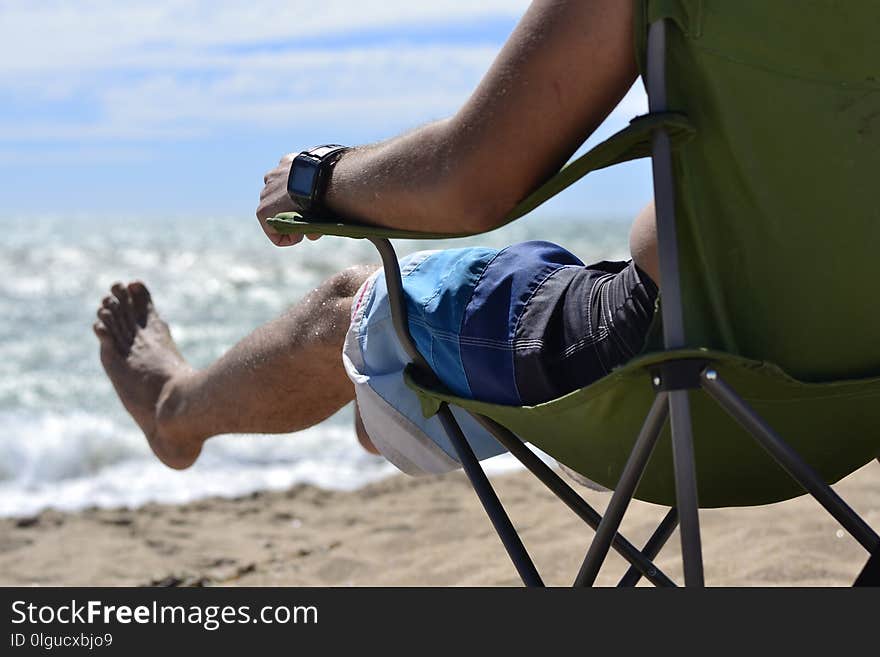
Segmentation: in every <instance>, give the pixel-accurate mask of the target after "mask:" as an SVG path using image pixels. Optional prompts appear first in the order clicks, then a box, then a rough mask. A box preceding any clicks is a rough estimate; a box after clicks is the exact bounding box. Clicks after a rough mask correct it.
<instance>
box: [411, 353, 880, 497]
mask: <svg viewBox="0 0 880 657" xmlns="http://www.w3.org/2000/svg"><path fill="white" fill-rule="evenodd" d="M679 359H702V360H706V361H709V362H710V363H711V365H712V367H713V368H715V369H716V370H717V371H718V373H719V374H720V375H721V377H722V378H723V379H724V380H725V381H727V382H728V383H729V384H730V385H731V386H732V387H733V388H734V389H735V390H737V392H738V393H739V394H740V395H741V396H742V397H743V398H744V399H746V401H747V402H748V403H749V404H750V405H751V406H752V407H753V408H754V409H755V410H756V411H757V412H758V414H760V415H761V416H762V417H763V418H764V419H765V420H766V421H767V423H768V424H769V425H770V426H771V427H772V428H773V429H774V430H776V431H777V433H779V434H780V435H781V436H782V437H783V439H784V440H785V441H786V442H787V443H788V444H789V445H790V446H791V447H792V448H793V449H794V450H795V451H797V452H798V453H799V454H800V455H801V456H802V457H803V458H804V460H805V461H806V462H807V463H809V464H810V465H811V466H812V467H814V468H815V469H816V471H817V472H818V473H819V474H820V475H821V476H822V477H823V479H824V480H825V481H826V482H827V483H834V482H836V481H838V480H839V479H841V478H843V477H845V476H847V475H848V474H850V473H852V472H854V471H855V470H857V469H858V468H860V467H862V466H863V465H865V464H867V463H869V462H870V461H871V460H872V459H874V458H876V457H877V456H880V432H878V431H877V427H880V377H875V378H863V379H855V380H843V381H830V382H822V383H815V382H804V381H798V380H796V379H794V378H793V377H791V376H789V375H788V374H786V373H785V372H784V371H783V370H782V369H781V368H780V367H777V366H776V365H773V364H772V363H767V362H760V361H755V360H749V359H746V358H742V357H740V356H736V355H733V354H728V353H723V352H719V351H712V350H708V349H685V350H676V351H669V352H656V353H648V354H645V355H643V356H640V357H638V358H636V359H634V360H632V361H630V362H629V363H627V364H626V365H624V366H622V367H620V368H618V369H616V370H614V371H613V372H612V373H610V374H609V375H607V376H605V377H604V378H602V379H600V380H599V381H597V382H595V383H593V384H592V385H590V386H587V387H585V388H581V389H580V390H576V391H574V392H571V393H569V394H567V395H565V396H563V397H560V398H558V399H554V400H552V401H549V402H546V403H543V404H538V405H536V406H524V407H514V406H503V405H499V404H489V403H484V402H479V401H475V400H471V399H463V398H460V397H456V396H454V395H451V394H447V393H445V392H443V391H439V390H435V389H431V388H429V387H428V386H426V385H425V384H424V383H423V382H420V381H419V377H418V374H417V372H416V371H415V370H414V369H413V368H410V369H408V370H407V372H406V374H405V376H406V379H407V384H408V385H409V386H410V387H411V388H412V389H413V390H415V391H416V393H417V394H418V395H419V398H420V400H421V402H422V409H423V412H424V413H425V414H426V416H430V415H432V414H433V413H436V411H437V409H438V408H439V405H440V403H441V402H448V403H449V404H452V405H456V406H460V407H462V408H464V409H466V410H468V411H472V412H474V413H479V414H482V415H485V416H488V417H490V418H492V419H493V420H495V421H496V422H498V423H500V424H502V425H503V426H505V427H507V428H508V429H509V430H511V431H512V432H514V433H515V434H516V435H518V436H519V437H520V438H521V439H523V440H525V441H527V442H530V443H532V444H533V445H535V446H536V447H538V448H540V449H541V450H542V451H544V452H546V453H547V454H549V455H550V456H552V457H554V458H555V459H557V460H558V461H560V462H561V463H564V464H565V465H567V466H568V467H570V468H572V469H574V470H576V471H577V472H580V473H581V474H583V475H584V476H586V477H588V478H590V479H592V480H593V481H595V482H597V483H600V484H602V485H604V486H607V487H608V488H614V486H616V484H617V481H618V478H619V477H620V473H621V471H622V469H623V466H624V464H625V462H626V459H627V458H628V456H629V454H630V451H631V450H632V447H633V443H634V442H635V438H636V436H637V435H638V433H639V429H640V427H641V424H642V422H643V420H644V418H645V415H646V413H647V411H648V408H649V407H650V405H651V402H652V401H653V398H654V395H655V391H654V389H653V386H652V382H651V381H652V371H654V370H656V368H657V367H658V366H659V365H661V364H662V363H664V362H668V361H672V360H679ZM689 394H690V398H691V406H692V412H693V423H694V430H693V433H694V447H695V452H696V462H697V481H698V486H699V489H698V490H699V502H700V506H701V507H704V508H711V507H724V506H754V505H760V504H769V503H773V502H779V501H782V500H786V499H790V498H793V497H797V496H799V495H801V494H804V493H805V491H804V490H803V489H802V488H801V487H800V486H799V485H798V484H797V483H795V482H794V480H793V479H792V478H791V477H790V476H789V475H788V474H787V473H785V472H784V471H783V470H782V469H781V468H780V466H779V465H777V464H776V462H775V461H773V460H772V459H771V458H770V456H769V455H768V454H767V453H766V452H764V450H763V449H762V448H761V447H760V446H759V445H758V444H757V443H756V442H755V440H754V439H753V438H752V437H751V436H750V435H749V434H748V433H747V432H746V431H745V430H744V429H742V428H741V427H740V426H739V424H737V423H736V422H735V421H734V420H733V419H732V418H730V417H729V416H728V415H727V414H726V413H725V412H724V411H723V410H722V409H721V408H720V407H719V406H718V404H717V403H715V402H714V401H712V400H711V399H710V398H709V397H708V396H707V395H706V393H705V392H703V391H702V390H694V391H692V392H690V393H689ZM674 482H675V479H674V477H673V468H672V447H671V441H670V435H669V426H668V423H667V426H666V428H665V429H664V430H663V433H662V434H661V437H660V440H659V442H658V444H657V446H656V448H655V450H654V453H653V455H652V457H651V461H650V463H649V465H648V468H647V469H646V471H645V473H644V475H643V477H642V479H641V482H640V484H639V487H638V489H637V491H636V495H635V497H636V498H638V499H641V500H644V501H647V502H653V503H656V504H663V505H666V506H673V505H674V504H675V483H674Z"/></svg>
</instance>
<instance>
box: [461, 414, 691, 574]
mask: <svg viewBox="0 0 880 657" xmlns="http://www.w3.org/2000/svg"><path fill="white" fill-rule="evenodd" d="M471 416H472V417H473V418H474V419H475V420H476V421H477V422H479V423H480V425H481V426H482V427H483V428H484V429H486V431H488V432H489V433H491V434H492V435H493V436H494V437H495V439H496V440H497V441H498V442H500V443H501V444H502V445H503V446H504V447H506V448H507V451H509V452H510V453H511V454H513V455H514V457H516V459H517V460H518V461H519V462H520V463H522V464H523V465H524V466H525V467H526V469H527V470H529V472H531V473H532V474H533V475H535V476H536V477H537V478H538V479H539V480H540V481H541V483H543V484H544V485H545V486H546V487H547V488H549V489H550V491H551V492H552V493H553V494H554V495H556V497H558V498H559V499H560V500H562V501H563V502H564V503H565V504H566V506H568V508H569V509H571V510H572V511H574V512H575V513H576V514H577V515H578V517H579V518H580V519H581V520H583V521H584V522H585V523H586V524H587V525H589V526H590V528H591V529H593V530H595V529H596V528H597V527H598V526H599V523H600V522H601V521H602V516H601V515H600V514H599V512H598V511H596V510H595V509H594V508H593V507H591V506H590V505H589V504H587V502H586V501H585V500H584V499H583V498H582V497H581V496H580V495H578V494H577V493H576V492H575V491H574V490H572V488H571V486H569V485H568V484H566V483H565V482H564V481H563V480H562V479H561V478H560V476H559V475H557V474H556V473H555V472H553V470H552V469H551V468H550V466H548V465H547V464H546V463H544V462H543V461H542V460H541V459H539V458H538V457H537V456H536V455H535V453H534V452H533V451H532V450H530V449H529V448H528V447H526V446H525V444H524V443H523V441H522V440H520V439H519V437H517V436H516V434H514V433H513V432H511V431H510V430H509V429H507V428H505V427H503V426H501V425H500V424H498V423H497V422H495V421H494V420H493V419H491V418H488V417H486V416H484V415H478V414H476V413H471ZM664 522H665V521H664ZM672 528H673V529H674V528H675V524H673V526H672ZM663 540H664V542H665V540H666V539H663ZM661 546H662V543H661ZM611 547H613V548H614V549H615V550H616V551H617V552H618V553H619V554H620V555H621V556H622V557H623V558H624V559H626V560H627V561H629V562H630V564H632V567H631V568H630V570H632V571H633V572H634V573H635V574H636V581H638V578H640V577H641V576H642V575H644V576H645V577H647V578H648V580H649V581H650V582H651V583H652V584H654V585H655V586H675V582H673V581H672V580H671V579H669V577H667V576H666V575H665V574H664V573H663V572H662V571H661V570H660V569H659V568H657V566H655V565H654V564H653V563H651V559H652V558H653V557H648V556H647V555H646V554H644V553H643V552H639V550H638V548H636V547H635V546H634V545H633V544H632V543H630V542H629V541H628V540H626V538H624V537H623V536H622V535H621V534H619V533H617V534H615V535H614V539H613V540H612V542H611ZM658 551H659V547H658Z"/></svg>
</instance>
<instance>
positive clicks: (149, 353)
mask: <svg viewBox="0 0 880 657" xmlns="http://www.w3.org/2000/svg"><path fill="white" fill-rule="evenodd" d="M374 269H375V268H374V267H352V268H350V269H347V270H345V271H343V272H341V273H339V274H337V275H335V276H333V277H332V278H330V279H328V280H327V281H325V282H324V283H323V284H322V285H321V286H319V287H318V288H317V289H315V290H313V291H312V292H311V293H309V294H308V295H307V296H306V297H305V298H304V299H303V300H302V301H300V302H299V303H298V304H296V305H295V306H293V307H292V308H291V309H290V310H289V311H288V312H287V313H285V314H284V315H282V316H281V317H279V318H278V319H276V320H274V321H272V322H269V323H268V324H266V325H265V326H262V327H260V328H258V329H257V330H255V331H254V332H253V333H251V334H250V335H248V336H247V337H246V338H244V339H243V340H241V341H240V342H239V343H238V344H236V345H235V346H234V347H232V349H230V350H229V351H228V352H227V353H226V354H224V355H223V356H222V357H221V358H220V359H219V360H217V361H216V362H215V363H213V364H212V365H211V366H210V367H208V368H206V369H204V370H200V371H197V370H194V369H192V368H191V367H190V366H189V365H188V364H187V363H186V361H185V360H184V359H183V357H182V356H181V355H180V352H178V350H177V347H176V346H175V344H174V341H173V340H172V338H171V333H170V332H169V330H168V325H167V324H166V323H165V322H164V321H162V319H160V317H159V315H158V314H157V313H156V310H155V308H154V307H153V304H152V301H151V299H150V294H149V292H148V291H147V288H146V287H145V286H144V285H143V283H140V282H134V283H130V284H129V285H127V286H123V285H122V284H116V285H114V286H113V288H112V294H111V295H110V296H108V297H106V298H105V299H104V300H103V303H102V307H101V308H100V309H99V310H98V322H96V323H95V326H94V329H95V333H96V335H97V336H98V339H99V341H100V344H101V362H102V364H103V365H104V369H105V371H106V372H107V375H108V376H109V377H110V380H111V381H112V382H113V386H114V387H115V388H116V392H117V393H118V395H119V398H120V399H121V401H122V403H123V405H124V406H125V408H126V410H127V411H128V412H129V413H130V414H131V416H132V417H133V418H134V420H135V421H136V422H137V423H138V425H139V426H140V428H141V429H142V430H143V432H144V434H145V435H146V437H147V440H148V441H149V443H150V447H151V448H152V449H153V452H155V454H156V456H157V457H159V459H161V460H162V462H163V463H165V464H166V465H168V466H170V467H173V468H186V467H188V466H190V465H192V463H193V462H194V461H195V460H196V458H197V457H198V455H199V453H200V452H201V449H202V444H203V443H204V442H205V440H207V439H208V438H210V437H211V436H216V435H218V434H222V433H287V432H291V431H298V430H300V429H305V428H306V427H310V426H312V425H314V424H317V423H318V422H321V421H322V420H324V419H326V418H327V417H329V416H330V415H332V414H333V413H334V412H336V411H337V410H339V409H340V408H341V407H342V406H343V405H345V404H346V403H348V402H349V401H351V400H352V399H353V397H354V388H353V386H352V385H351V383H350V381H349V380H348V377H347V376H346V375H345V370H344V369H343V366H342V359H341V358H340V352H341V349H342V343H343V341H344V339H345V333H346V331H347V330H348V324H349V314H350V311H351V302H352V295H353V294H354V293H355V292H356V291H357V289H358V287H360V285H361V283H363V281H364V280H365V279H366V278H367V277H368V276H369V275H370V274H371V273H372V272H373V271H374Z"/></svg>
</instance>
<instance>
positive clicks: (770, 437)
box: [700, 369, 880, 554]
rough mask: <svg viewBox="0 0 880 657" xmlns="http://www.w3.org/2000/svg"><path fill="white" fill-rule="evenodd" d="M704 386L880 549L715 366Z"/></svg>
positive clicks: (856, 534)
mask: <svg viewBox="0 0 880 657" xmlns="http://www.w3.org/2000/svg"><path fill="white" fill-rule="evenodd" d="M700 382H701V385H702V386H703V389H704V390H705V391H706V392H707V393H709V395H710V396H711V397H712V398H714V399H715V401H717V402H718V404H719V405H720V406H721V407H722V408H723V409H724V410H725V411H727V413H728V414H729V415H730V416H731V417H733V418H734V419H735V420H736V421H737V422H739V423H740V424H741V425H742V426H743V427H744V428H745V429H746V431H748V432H749V433H750V434H752V436H754V437H755V439H756V440H757V441H758V443H759V444H760V445H761V447H763V448H764V449H765V450H767V452H769V453H770V456H772V457H773V459H774V460H775V461H776V462H777V463H779V465H781V466H782V467H783V469H785V471H786V472H788V474H789V475H791V477H792V478H793V479H794V480H795V481H797V482H798V483H799V484H800V485H801V486H803V487H804V489H805V490H806V491H807V492H809V493H810V494H811V495H812V496H813V497H815V498H816V500H817V501H818V502H819V504H821V505H822V506H823V507H825V509H826V510H827V511H828V512H829V513H830V514H831V515H832V516H834V517H835V518H836V519H837V521H838V522H839V523H840V524H841V525H843V527H844V529H846V530H847V531H848V532H849V533H850V534H851V535H852V536H853V538H855V539H856V540H857V541H858V542H859V543H860V544H861V545H862V547H864V548H865V549H866V550H867V551H868V552H869V553H872V554H875V553H876V552H877V551H880V536H878V535H877V533H876V532H875V531H874V530H873V529H871V527H870V525H868V523H866V522H865V521H864V520H862V518H861V517H860V516H859V515H858V514H857V513H856V512H855V511H853V510H852V509H851V508H850V507H849V505H848V504H847V503H846V502H844V501H843V499H842V498H841V497H840V496H839V495H838V494H837V493H835V492H834V490H833V489H832V488H831V486H829V485H828V484H826V483H825V481H824V480H823V479H822V478H821V477H820V476H819V474H818V473H817V472H816V471H815V470H813V468H811V467H810V466H809V464H807V462H806V461H804V460H803V459H802V458H801V457H800V455H798V453H797V452H795V451H794V450H793V449H792V448H791V447H789V446H788V445H787V444H786V443H785V441H784V440H782V438H781V437H780V436H779V435H778V434H777V433H776V432H775V431H773V429H772V428H770V426H769V425H768V424H767V423H766V422H765V421H764V420H763V419H762V418H761V416H760V415H758V414H757V413H756V412H755V411H754V409H753V408H752V407H751V406H749V405H748V404H747V403H746V401H745V400H744V399H743V398H742V397H740V396H739V395H737V394H736V392H735V391H734V390H733V388H731V387H730V386H729V385H728V384H727V383H726V382H725V381H723V380H722V379H721V377H720V376H718V373H717V372H716V371H715V370H712V369H706V370H704V371H703V373H702V375H701V377H700Z"/></svg>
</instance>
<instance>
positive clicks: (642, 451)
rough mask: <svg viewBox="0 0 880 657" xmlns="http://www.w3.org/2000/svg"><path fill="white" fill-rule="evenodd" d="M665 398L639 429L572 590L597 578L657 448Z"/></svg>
mask: <svg viewBox="0 0 880 657" xmlns="http://www.w3.org/2000/svg"><path fill="white" fill-rule="evenodd" d="M666 402H667V395H666V393H665V392H660V393H658V394H657V396H656V397H655V398H654V403H653V404H652V405H651V410H649V411H648V416H647V417H646V418H645V422H644V424H643V425H642V430H641V431H640V432H639V437H638V438H637V439H636V444H635V445H634V446H633V450H632V452H631V453H630V455H629V459H627V462H626V465H625V466H624V467H623V472H622V473H621V475H620V481H619V482H618V483H617V486H616V488H615V489H614V493H613V494H612V495H611V501H610V502H609V503H608V508H607V509H606V510H605V516H604V517H603V518H602V522H600V523H599V527H598V529H596V536H595V537H594V538H593V542H592V543H591V544H590V549H589V550H588V551H587V556H586V557H585V558H584V563H583V565H582V566H581V569H580V572H578V576H577V579H575V582H574V584H575V586H592V585H593V583H594V582H595V581H596V577H597V576H598V575H599V569H600V568H601V567H602V563H603V562H604V561H605V557H606V556H608V550H609V549H610V547H611V542H612V541H613V540H614V536H615V534H617V529H618V528H619V527H620V523H621V521H622V520H623V515H624V513H626V509H627V507H628V506H629V503H630V500H632V497H633V494H634V493H635V491H636V487H637V486H638V485H639V480H640V479H641V478H642V473H643V472H644V471H645V467H646V466H647V465H648V459H650V458H651V452H652V451H653V450H654V445H656V444H657V438H659V436H660V430H661V429H662V428H663V425H664V423H665V422H666V417H667V415H668V406H667V403H666Z"/></svg>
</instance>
